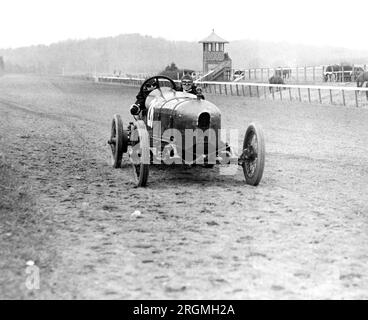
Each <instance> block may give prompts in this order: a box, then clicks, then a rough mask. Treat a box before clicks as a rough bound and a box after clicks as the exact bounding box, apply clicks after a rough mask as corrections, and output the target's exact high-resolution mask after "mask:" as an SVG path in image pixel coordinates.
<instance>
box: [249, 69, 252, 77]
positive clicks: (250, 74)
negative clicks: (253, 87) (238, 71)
mask: <svg viewBox="0 0 368 320" xmlns="http://www.w3.org/2000/svg"><path fill="white" fill-rule="evenodd" d="M248 71H249V80H250V79H251V76H252V71H251V70H250V68H249V70H248Z"/></svg>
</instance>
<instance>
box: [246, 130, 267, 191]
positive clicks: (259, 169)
mask: <svg viewBox="0 0 368 320" xmlns="http://www.w3.org/2000/svg"><path fill="white" fill-rule="evenodd" d="M242 158H243V159H242V160H243V163H242V167H243V172H244V177H245V181H246V183H247V184H249V185H252V186H257V185H258V184H259V182H260V181H261V179H262V175H263V170H264V165H265V142H264V135H263V130H262V128H261V127H260V126H258V125H256V124H255V123H251V124H250V125H249V127H248V129H247V132H246V133H245V137H244V142H243V155H242Z"/></svg>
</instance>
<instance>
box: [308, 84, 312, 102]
mask: <svg viewBox="0 0 368 320" xmlns="http://www.w3.org/2000/svg"><path fill="white" fill-rule="evenodd" d="M308 101H309V103H311V95H310V88H308Z"/></svg>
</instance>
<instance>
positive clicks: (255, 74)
mask: <svg viewBox="0 0 368 320" xmlns="http://www.w3.org/2000/svg"><path fill="white" fill-rule="evenodd" d="M254 80H257V68H255V69H254Z"/></svg>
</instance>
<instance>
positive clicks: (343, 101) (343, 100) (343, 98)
mask: <svg viewBox="0 0 368 320" xmlns="http://www.w3.org/2000/svg"><path fill="white" fill-rule="evenodd" d="M341 92H342V103H343V105H344V106H346V104H345V92H344V89H342V90H341Z"/></svg>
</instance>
